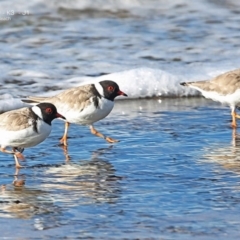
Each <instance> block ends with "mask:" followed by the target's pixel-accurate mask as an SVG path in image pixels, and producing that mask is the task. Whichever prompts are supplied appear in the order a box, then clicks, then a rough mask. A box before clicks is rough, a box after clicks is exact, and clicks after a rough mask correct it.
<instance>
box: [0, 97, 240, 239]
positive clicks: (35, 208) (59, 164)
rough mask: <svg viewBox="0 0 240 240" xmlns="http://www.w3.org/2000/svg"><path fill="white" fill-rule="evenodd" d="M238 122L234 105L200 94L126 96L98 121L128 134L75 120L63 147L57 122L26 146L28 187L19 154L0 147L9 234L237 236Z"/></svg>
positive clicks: (1, 206)
mask: <svg viewBox="0 0 240 240" xmlns="http://www.w3.org/2000/svg"><path fill="white" fill-rule="evenodd" d="M139 104H140V106H139ZM126 106H128V109H129V110H127V111H125V113H124V114H121V112H122V109H126ZM126 119H127V120H126ZM229 126H230V115H229V110H228V108H224V107H221V106H219V105H217V104H214V103H213V102H211V101H207V100H204V99H201V98H195V99H169V100H167V99H166V100H165V101H163V102H162V103H160V102H158V101H157V100H141V101H122V102H118V103H117V104H116V108H115V110H114V111H113V112H112V114H111V116H110V117H109V118H107V119H105V120H103V121H101V122H99V123H98V124H96V127H97V129H98V130H101V131H102V132H104V133H107V134H108V135H110V136H114V137H116V138H118V139H119V140H121V142H119V143H117V144H114V145H109V144H107V143H105V142H103V140H102V139H99V138H97V137H95V136H92V135H91V134H90V133H89V130H88V129H87V128H86V127H80V126H74V125H73V126H71V129H70V136H71V138H70V139H69V148H68V151H66V150H65V151H64V150H63V149H62V148H61V147H60V146H58V142H57V139H58V138H59V137H60V134H61V133H62V131H63V124H62V122H60V121H55V124H54V130H53V132H52V134H51V137H50V138H48V139H47V141H45V142H44V143H42V144H40V145H38V146H37V147H35V148H32V149H31V150H30V149H29V150H28V149H27V150H25V156H26V161H24V162H22V164H23V165H24V168H23V169H20V171H19V173H18V174H19V177H18V180H20V179H25V180H26V184H25V187H22V188H19V187H14V186H12V181H13V180H14V176H13V175H14V161H13V159H12V157H11V156H8V155H3V154H1V155H0V160H1V168H0V169H1V179H0V181H1V184H5V185H6V186H5V188H3V189H2V191H1V202H0V209H1V210H0V214H1V215H0V216H1V218H0V222H1V225H0V229H1V232H2V233H3V232H4V236H5V237H14V236H15V237H19V236H22V237H26V238H31V239H32V238H33V236H35V238H37V237H46V238H52V237H54V238H56V237H57V238H58V239H63V238H64V237H68V238H70V239H74V238H78V237H79V238H90V237H91V238H94V239H106V238H107V239H108V238H109V239H123V238H127V239H129V238H133V239H136V238H140V239H160V238H162V239H176V238H178V239H190V238H192V237H194V238H196V239H212V238H214V237H218V238H219V239H226V236H228V237H230V238H231V239H233V238H238V237H239V222H240V217H239V214H238V212H239V210H240V204H239V199H240V191H239V190H240V188H239V184H238V182H239V173H240V164H239V147H238V145H239V143H238V136H237V134H236V133H233V132H232V129H231V128H230V127H229ZM234 136H236V137H234ZM13 226H14V228H15V229H16V228H17V229H18V231H17V233H16V235H15V234H14V235H13V233H12V227H13Z"/></svg>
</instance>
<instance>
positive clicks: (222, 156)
mask: <svg viewBox="0 0 240 240" xmlns="http://www.w3.org/2000/svg"><path fill="white" fill-rule="evenodd" d="M206 151H207V154H205V155H204V158H205V159H207V161H211V162H215V163H218V164H221V166H223V167H224V168H225V169H228V170H231V171H233V172H235V173H238V174H240V135H239V133H237V130H236V129H233V132H232V141H231V143H230V144H228V145H227V146H222V145H221V147H212V146H211V148H210V147H208V148H206Z"/></svg>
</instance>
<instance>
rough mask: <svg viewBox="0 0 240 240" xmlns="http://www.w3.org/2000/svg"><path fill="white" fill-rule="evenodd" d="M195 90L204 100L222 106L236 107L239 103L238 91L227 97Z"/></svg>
mask: <svg viewBox="0 0 240 240" xmlns="http://www.w3.org/2000/svg"><path fill="white" fill-rule="evenodd" d="M197 90H199V91H200V92H201V93H202V95H203V96H204V97H205V98H210V99H212V100H214V101H218V102H221V103H223V104H228V105H230V106H237V105H238V104H239V103H240V89H238V90H236V91H235V92H234V93H231V94H227V95H222V94H219V93H218V92H215V91H211V92H210V91H204V90H202V89H199V88H198V89H197Z"/></svg>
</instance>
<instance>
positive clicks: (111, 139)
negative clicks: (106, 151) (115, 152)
mask: <svg viewBox="0 0 240 240" xmlns="http://www.w3.org/2000/svg"><path fill="white" fill-rule="evenodd" d="M104 139H105V140H106V141H107V142H109V143H116V142H119V140H116V139H113V138H110V137H105V138H104Z"/></svg>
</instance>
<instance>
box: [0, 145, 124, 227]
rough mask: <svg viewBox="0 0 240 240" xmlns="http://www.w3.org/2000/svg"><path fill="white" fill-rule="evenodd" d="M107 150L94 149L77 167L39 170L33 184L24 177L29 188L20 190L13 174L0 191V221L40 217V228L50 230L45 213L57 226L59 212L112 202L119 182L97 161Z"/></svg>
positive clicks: (19, 181)
mask: <svg viewBox="0 0 240 240" xmlns="http://www.w3.org/2000/svg"><path fill="white" fill-rule="evenodd" d="M110 150H111V147H109V148H106V149H98V150H96V151H94V152H93V153H92V156H91V159H90V160H80V161H79V162H78V163H76V160H75V161H74V163H72V162H71V161H70V162H68V163H65V164H63V165H59V166H50V167H47V168H46V166H39V168H40V169H39V171H36V172H37V173H38V175H35V176H34V181H32V180H33V179H31V176H32V175H27V176H25V178H26V181H27V182H28V181H29V182H30V183H31V187H28V184H26V185H25V186H24V182H25V179H24V178H23V179H21V178H20V175H19V172H18V173H16V174H15V175H17V176H18V178H17V177H15V180H14V184H13V185H7V186H2V188H1V189H0V217H9V218H21V219H30V218H35V217H37V216H39V215H41V219H42V220H41V226H43V225H44V226H47V227H51V226H49V225H51V224H53V222H54V221H51V223H50V222H48V217H47V216H48V214H49V213H50V214H51V217H53V218H56V221H55V222H59V221H58V220H57V219H58V218H59V217H60V216H61V215H62V209H63V208H64V209H66V208H71V207H73V206H79V205H81V204H99V203H113V202H116V201H117V200H118V199H119V195H120V193H121V190H120V183H119V181H120V180H121V179H122V178H121V177H119V176H116V175H115V169H114V167H113V165H112V164H111V163H110V162H108V161H106V160H103V159H101V158H100V156H103V155H104V154H105V153H106V152H109V151H110ZM35 168H36V166H35ZM41 168H42V169H41ZM19 171H21V169H20V170H19ZM33 182H36V183H35V184H34V185H33ZM21 184H22V185H21ZM19 185H21V186H19ZM45 218H46V219H45ZM38 225H39V224H38Z"/></svg>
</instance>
